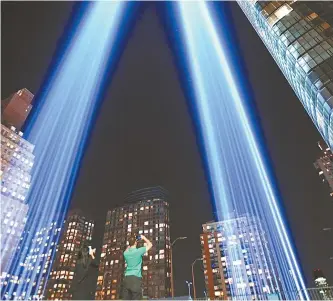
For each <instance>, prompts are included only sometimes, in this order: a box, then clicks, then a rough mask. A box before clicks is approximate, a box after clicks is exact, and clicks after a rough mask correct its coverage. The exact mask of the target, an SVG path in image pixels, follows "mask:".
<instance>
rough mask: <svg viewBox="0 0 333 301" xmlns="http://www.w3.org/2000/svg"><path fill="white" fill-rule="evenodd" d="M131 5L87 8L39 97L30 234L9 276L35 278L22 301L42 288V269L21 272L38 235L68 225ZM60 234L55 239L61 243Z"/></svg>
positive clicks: (30, 130) (31, 131)
mask: <svg viewBox="0 0 333 301" xmlns="http://www.w3.org/2000/svg"><path fill="white" fill-rule="evenodd" d="M127 5H128V4H126V3H125V2H103V1H100V2H99V1H97V2H90V3H85V4H82V7H83V8H84V9H81V10H80V11H79V12H78V14H77V15H76V18H77V19H76V20H74V22H73V25H72V28H71V29H70V30H69V31H68V37H67V42H66V43H67V45H62V46H66V47H63V48H62V53H61V55H60V57H59V59H58V61H57V62H56V63H55V64H54V66H53V67H54V69H53V71H52V73H51V74H50V77H49V78H48V80H47V81H46V83H45V85H44V86H43V87H42V89H41V93H40V94H39V95H37V96H36V99H37V100H36V105H35V107H34V110H33V111H32V114H33V116H32V118H31V120H30V121H29V123H28V127H27V129H26V131H25V133H26V138H27V140H29V141H30V142H31V143H33V144H34V145H35V158H36V160H35V165H34V169H33V173H32V184H31V190H30V193H29V195H28V198H27V201H28V206H29V212H28V220H27V228H28V229H29V233H28V234H27V235H26V236H24V241H23V247H22V249H21V250H20V251H19V252H17V254H15V261H14V263H13V264H12V267H11V272H10V274H12V275H16V276H19V278H23V279H25V278H26V277H25V276H26V275H27V274H28V273H31V277H30V281H29V282H22V283H20V284H19V285H18V287H17V293H16V295H18V296H21V295H26V296H28V295H30V293H31V291H32V290H33V286H37V287H38V286H39V282H40V279H39V277H38V274H37V271H38V268H39V267H34V268H33V270H32V271H28V270H27V269H24V270H23V271H22V272H20V271H21V269H20V263H21V262H24V259H25V258H26V257H27V254H28V253H29V251H30V250H36V249H37V250H38V245H37V242H36V241H34V239H33V237H34V235H35V233H36V232H37V231H38V229H41V228H43V227H47V226H48V225H50V224H51V223H52V222H53V221H57V222H58V221H63V220H64V216H65V214H66V212H67V208H68V204H69V200H70V197H71V193H72V189H73V186H74V182H75V179H76V176H77V172H78V168H79V164H80V161H81V158H82V155H83V151H84V147H85V143H86V141H87V136H88V134H89V130H90V128H91V124H92V121H93V119H94V116H95V115H94V114H95V112H96V109H97V108H98V104H99V100H100V98H101V95H102V93H103V87H104V84H105V80H106V79H107V71H110V68H111V67H112V66H114V63H115V57H116V56H115V54H116V52H115V49H116V46H117V45H116V44H117V41H118V40H119V38H120V36H121V34H122V33H123V30H122V28H124V27H125V26H126V24H125V21H126V20H125V18H124V19H123V23H120V20H121V19H122V17H124V16H125V14H124V13H125V7H126V6H127ZM66 34H67V33H66ZM59 234H60V232H57V233H56V234H54V235H57V237H56V238H57V240H58V239H59ZM50 239H53V238H50ZM40 252H42V250H40ZM40 269H41V270H43V266H41V267H40ZM17 274H19V275H17ZM12 292H13V288H11V286H9V287H8V289H7V291H6V292H5V293H7V294H8V295H9V296H12Z"/></svg>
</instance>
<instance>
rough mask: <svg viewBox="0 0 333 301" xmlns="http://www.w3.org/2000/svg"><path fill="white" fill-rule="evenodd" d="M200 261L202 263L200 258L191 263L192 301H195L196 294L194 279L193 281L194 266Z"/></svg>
mask: <svg viewBox="0 0 333 301" xmlns="http://www.w3.org/2000/svg"><path fill="white" fill-rule="evenodd" d="M199 260H201V261H202V258H197V259H196V260H194V261H193V262H192V282H193V298H194V300H196V299H197V292H196V290H195V279H194V265H195V263H196V262H197V261H199Z"/></svg>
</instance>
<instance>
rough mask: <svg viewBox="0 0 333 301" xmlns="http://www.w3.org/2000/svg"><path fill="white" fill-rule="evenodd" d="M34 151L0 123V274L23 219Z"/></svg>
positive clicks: (15, 244)
mask: <svg viewBox="0 0 333 301" xmlns="http://www.w3.org/2000/svg"><path fill="white" fill-rule="evenodd" d="M33 150H34V146H33V145H32V144H31V143H29V142H28V141H26V140H25V139H23V138H22V133H21V132H18V133H17V131H16V129H15V128H13V127H12V128H11V129H9V128H7V127H5V126H4V125H1V171H0V178H1V198H0V207H1V212H0V217H1V219H0V248H1V252H0V254H1V260H0V270H1V273H3V272H7V271H8V269H9V266H10V263H11V261H12V259H13V256H14V254H15V252H14V251H15V250H16V248H17V246H18V243H19V241H20V238H21V234H22V232H23V229H24V225H25V222H26V217H27V212H28V205H27V204H26V197H27V194H28V191H29V187H30V181H31V175H30V174H31V169H32V166H33V163H34V155H33Z"/></svg>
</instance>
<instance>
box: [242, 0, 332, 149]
mask: <svg viewBox="0 0 333 301" xmlns="http://www.w3.org/2000/svg"><path fill="white" fill-rule="evenodd" d="M238 3H239V5H240V7H241V8H242V10H243V11H244V13H245V15H246V16H247V18H248V19H249V20H250V22H251V24H252V25H253V27H254V28H255V30H256V31H257V33H258V35H259V36H260V38H261V39H262V40H263V42H264V44H265V45H266V47H267V49H268V50H269V52H270V53H271V55H272V56H273V58H274V59H275V61H276V63H277V64H278V66H279V67H280V69H281V70H282V72H283V74H284V75H285V77H286V78H287V80H288V81H289V83H290V85H291V86H292V88H293V89H294V91H295V93H296V95H297V96H298V98H299V99H300V100H301V102H302V104H303V106H304V108H305V109H306V111H307V113H308V114H309V115H310V117H311V119H312V120H313V122H314V124H315V125H316V127H317V128H318V130H319V132H320V133H321V135H322V136H323V138H324V139H325V141H326V143H327V144H328V145H329V146H330V148H331V149H333V29H332V26H333V5H332V2H331V1H309V2H304V1H255V0H251V1H238Z"/></svg>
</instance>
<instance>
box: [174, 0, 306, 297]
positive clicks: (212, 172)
mask: <svg viewBox="0 0 333 301" xmlns="http://www.w3.org/2000/svg"><path fill="white" fill-rule="evenodd" d="M209 5H213V4H212V3H206V2H204V1H202V2H191V3H187V2H177V4H174V6H175V7H176V14H177V15H178V18H179V20H180V24H181V27H182V28H181V31H180V32H181V37H180V41H181V43H183V44H184V48H185V51H184V52H185V55H186V58H185V62H186V63H185V64H186V65H187V66H189V67H188V68H189V74H186V76H189V77H190V80H189V82H190V83H191V86H190V88H191V89H192V90H193V91H194V93H193V94H194V97H193V98H194V99H193V103H192V105H193V107H194V109H195V112H196V114H197V115H198V121H199V131H200V133H201V135H202V137H203V147H204V151H205V158H206V160H207V167H208V172H209V177H210V182H211V185H212V187H211V188H212V193H213V198H214V201H215V207H216V211H217V214H218V216H217V218H218V220H227V219H230V218H237V217H239V216H241V215H243V214H249V215H250V216H253V217H255V218H257V219H259V220H260V221H261V222H260V229H259V232H263V233H268V238H267V239H268V244H269V249H270V250H272V253H271V254H270V255H267V257H266V258H265V260H266V262H267V263H268V265H269V270H270V271H275V273H273V275H272V277H275V283H277V284H278V287H276V288H275V292H277V293H280V295H281V296H282V298H285V299H295V298H297V296H298V295H297V292H300V291H302V290H304V289H305V284H304V280H303V276H302V273H301V270H300V268H299V265H298V262H297V258H296V256H295V253H294V250H293V245H292V242H291V239H290V237H289V233H288V229H287V228H286V225H285V224H286V221H285V220H284V218H283V216H282V213H281V211H280V208H279V206H280V204H279V200H278V199H277V196H276V193H275V191H274V183H273V180H271V179H270V171H269V167H268V166H266V163H265V160H264V157H263V156H264V153H263V151H262V150H261V146H260V145H259V142H258V140H259V139H260V135H259V133H257V132H256V131H255V124H253V123H252V122H251V113H252V111H251V110H250V103H249V101H248V99H247V96H246V95H245V93H244V91H243V90H242V87H243V85H242V84H244V81H243V82H242V80H241V78H240V76H239V74H237V71H238V70H237V66H236V65H235V64H233V63H232V61H234V60H233V59H234V57H233V56H232V55H231V54H232V52H233V50H234V49H230V48H229V47H230V46H231V42H230V39H229V38H228V33H227V32H222V33H220V34H218V33H217V30H216V25H214V16H213V14H212V13H211V11H210V9H209ZM221 5H223V4H221ZM221 19H223V21H225V20H227V19H228V18H227V16H225V18H221ZM228 26H230V25H228V23H227V21H225V23H224V24H222V25H219V28H220V29H221V31H223V29H225V28H228ZM240 87H241V88H240ZM253 233H255V231H254V230H253ZM226 235H227V236H228V233H226ZM230 235H233V234H232V231H231V233H230ZM228 253H229V256H231V257H232V258H235V259H236V258H237V254H236V253H235V252H234V251H233V250H232V248H230V249H228ZM236 276H237V275H235V277H236ZM278 279H279V280H280V281H277V280H278ZM275 292H274V291H273V293H275ZM235 297H236V296H235ZM302 298H303V299H308V296H307V295H303V296H302Z"/></svg>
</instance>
